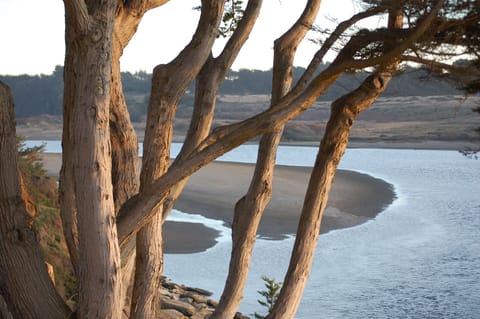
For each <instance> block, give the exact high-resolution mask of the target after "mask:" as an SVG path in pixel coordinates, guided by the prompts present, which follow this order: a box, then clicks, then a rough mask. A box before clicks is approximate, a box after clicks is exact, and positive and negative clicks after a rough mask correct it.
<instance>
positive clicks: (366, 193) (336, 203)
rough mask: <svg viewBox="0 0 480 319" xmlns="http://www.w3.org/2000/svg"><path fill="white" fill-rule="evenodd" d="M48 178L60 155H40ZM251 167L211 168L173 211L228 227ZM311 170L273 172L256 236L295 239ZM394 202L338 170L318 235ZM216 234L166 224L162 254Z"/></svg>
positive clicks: (373, 184) (207, 243)
mask: <svg viewBox="0 0 480 319" xmlns="http://www.w3.org/2000/svg"><path fill="white" fill-rule="evenodd" d="M43 159H44V165H45V168H46V170H47V172H48V174H50V175H52V176H58V172H59V169H60V164H61V156H60V155H59V154H49V153H45V154H43ZM253 168H254V166H253V165H252V164H239V163H226V162H213V163H211V164H209V165H207V166H206V167H204V168H202V169H200V170H199V171H198V172H196V173H195V174H194V175H192V177H191V178H190V180H189V182H188V184H187V186H186V187H185V190H184V191H183V193H182V195H181V197H180V198H179V200H178V202H177V203H176V205H175V209H178V210H180V211H182V212H185V213H193V214H200V215H203V216H205V217H208V218H212V219H217V220H222V221H223V222H224V224H225V225H227V226H229V225H230V224H231V221H232V218H233V207H234V205H235V203H236V201H237V200H238V199H239V198H241V197H242V196H243V195H244V194H245V191H246V190H247V188H248V184H249V182H250V178H251V175H252V173H253ZM310 170H311V169H310V168H304V167H288V166H277V168H276V170H275V175H274V182H273V183H274V184H273V194H272V200H271V202H270V204H269V205H268V207H267V209H266V211H265V214H264V216H263V219H262V222H261V224H260V227H259V236H261V237H262V238H268V239H282V238H285V236H287V235H290V234H294V233H295V231H296V227H297V223H298V219H299V216H300V212H301V208H302V203H303V197H304V195H305V189H306V186H307V183H308V179H309V174H310ZM394 198H395V193H394V191H393V187H392V185H390V184H388V183H387V182H385V181H383V180H379V179H376V178H373V177H371V176H369V175H366V174H361V173H358V172H353V171H345V170H339V171H338V172H337V174H336V177H335V182H334V185H333V188H332V192H331V194H330V199H329V202H328V207H327V210H326V212H325V214H324V218H323V221H322V226H321V232H322V233H325V232H328V231H331V230H334V229H339V228H345V227H351V226H355V225H358V224H361V223H364V222H366V221H368V220H369V219H371V218H374V217H375V216H376V215H377V214H378V213H380V212H381V211H382V210H383V209H384V208H385V207H386V206H388V205H389V204H390V203H391V202H392V201H393V200H394ZM217 235H218V232H217V231H216V230H214V229H211V228H208V227H205V226H204V225H203V224H199V223H184V222H171V221H168V222H167V223H166V225H165V251H166V252H167V253H193V252H199V251H203V250H205V249H208V248H209V247H212V246H213V245H215V243H216V241H215V238H216V237H217Z"/></svg>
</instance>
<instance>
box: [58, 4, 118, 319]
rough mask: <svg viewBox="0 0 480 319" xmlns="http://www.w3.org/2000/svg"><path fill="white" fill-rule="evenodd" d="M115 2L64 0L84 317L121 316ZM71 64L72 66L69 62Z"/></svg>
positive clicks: (67, 90) (67, 91) (81, 312)
mask: <svg viewBox="0 0 480 319" xmlns="http://www.w3.org/2000/svg"><path fill="white" fill-rule="evenodd" d="M116 5H117V2H116V1H113V0H110V1H100V2H96V3H92V2H88V3H85V2H83V1H66V2H65V9H66V10H65V12H66V48H67V51H66V59H65V63H66V73H65V79H66V82H67V81H70V82H69V84H71V85H72V86H68V87H67V86H66V88H65V93H64V94H65V96H67V98H66V99H65V101H66V102H71V103H72V104H69V105H66V106H65V109H68V113H69V121H70V122H69V123H68V124H67V126H69V129H71V131H70V139H69V141H68V142H72V143H73V144H72V145H73V147H72V150H71V151H72V152H71V158H70V159H71V160H72V162H73V165H72V166H73V174H72V176H70V177H73V188H74V190H75V207H76V211H77V220H78V225H77V230H78V243H79V246H78V251H79V259H80V262H79V264H78V280H79V301H78V314H79V316H80V317H82V318H90V317H96V318H97V317H102V318H120V317H121V309H122V302H123V300H121V291H122V289H121V269H120V264H121V262H120V250H119V246H118V237H117V232H116V224H115V207H114V202H113V189H112V177H111V148H110V134H109V103H110V83H111V62H112V60H111V56H112V38H113V25H114V17H115V9H116ZM67 64H68V66H67Z"/></svg>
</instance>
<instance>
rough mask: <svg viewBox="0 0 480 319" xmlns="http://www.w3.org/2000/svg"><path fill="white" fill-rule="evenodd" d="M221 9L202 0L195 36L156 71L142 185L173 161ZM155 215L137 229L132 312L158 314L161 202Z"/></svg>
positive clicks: (213, 0)
mask: <svg viewBox="0 0 480 319" xmlns="http://www.w3.org/2000/svg"><path fill="white" fill-rule="evenodd" d="M222 12H223V1H220V0H204V1H202V13H201V16H200V21H199V23H198V27H197V30H196V32H195V34H194V36H193V38H192V40H191V42H190V43H189V44H188V45H187V46H186V47H185V48H184V49H183V50H182V52H181V53H180V54H179V55H178V56H177V58H175V59H174V60H173V61H172V62H171V63H169V64H166V65H158V66H157V67H155V69H154V71H153V77H152V92H151V95H150V101H149V105H148V112H147V126H146V129H145V138H144V142H143V143H144V153H143V158H142V172H141V189H142V190H143V189H147V188H150V187H151V182H152V181H153V180H155V179H157V178H159V177H160V176H162V175H163V174H164V173H165V172H166V170H167V168H168V165H169V163H170V145H171V141H172V135H173V121H174V118H175V113H176V108H177V106H178V103H179V102H180V99H181V97H182V96H183V95H184V94H185V91H186V90H187V88H188V85H189V84H190V83H191V81H192V80H193V79H194V78H195V77H196V76H197V74H198V72H200V69H201V67H202V66H203V64H204V63H205V61H206V59H207V58H208V56H209V53H210V51H211V48H212V46H213V43H214V40H215V38H216V32H217V28H218V25H219V23H220V19H221V17H222ZM151 209H152V211H151V214H152V216H153V217H152V219H151V221H150V222H149V223H148V224H145V225H144V227H143V228H142V229H141V230H140V231H139V233H138V235H137V245H136V248H137V250H136V254H137V256H136V271H135V281H134V288H133V298H132V308H131V309H132V316H133V317H134V318H145V317H153V316H155V311H156V307H157V305H158V301H157V300H156V299H157V298H154V296H156V289H158V288H159V286H160V280H159V279H160V276H161V274H162V270H163V247H162V230H161V227H162V218H163V217H162V213H163V211H162V203H159V204H158V205H155V206H153V207H152V208H151Z"/></svg>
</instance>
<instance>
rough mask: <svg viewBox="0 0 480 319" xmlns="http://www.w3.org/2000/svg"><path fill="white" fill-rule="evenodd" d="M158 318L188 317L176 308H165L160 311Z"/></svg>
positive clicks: (175, 318) (181, 318) (182, 318)
mask: <svg viewBox="0 0 480 319" xmlns="http://www.w3.org/2000/svg"><path fill="white" fill-rule="evenodd" d="M158 318H162V319H187V318H188V317H185V316H184V315H183V314H182V313H181V312H179V311H177V310H175V309H164V310H160V311H159V312H158Z"/></svg>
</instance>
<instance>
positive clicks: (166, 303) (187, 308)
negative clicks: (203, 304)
mask: <svg viewBox="0 0 480 319" xmlns="http://www.w3.org/2000/svg"><path fill="white" fill-rule="evenodd" d="M161 307H162V309H174V310H177V311H180V312H181V313H182V314H184V315H186V316H192V315H193V314H194V313H195V312H196V311H197V309H195V307H194V306H192V305H191V304H189V303H185V302H182V301H179V300H173V299H168V298H164V299H163V300H162V304H161Z"/></svg>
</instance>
